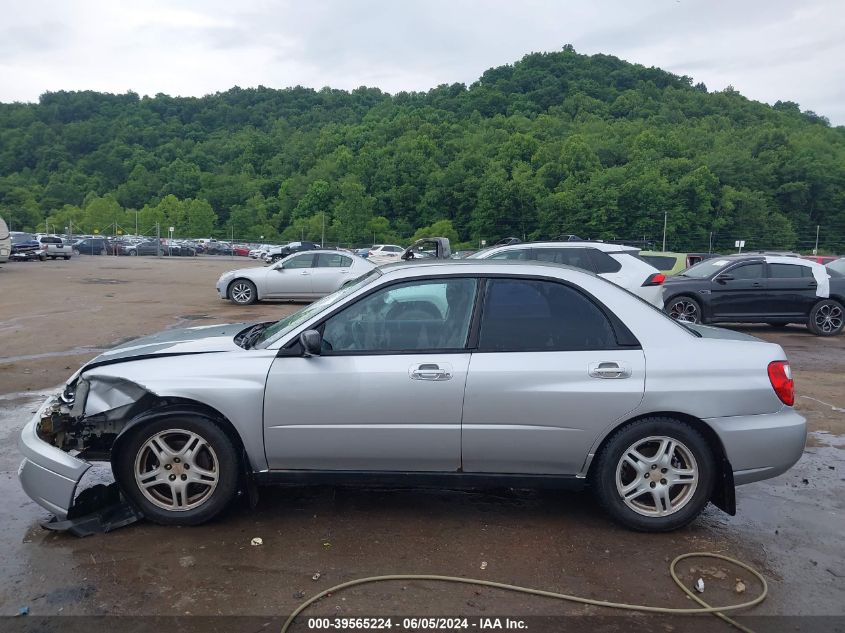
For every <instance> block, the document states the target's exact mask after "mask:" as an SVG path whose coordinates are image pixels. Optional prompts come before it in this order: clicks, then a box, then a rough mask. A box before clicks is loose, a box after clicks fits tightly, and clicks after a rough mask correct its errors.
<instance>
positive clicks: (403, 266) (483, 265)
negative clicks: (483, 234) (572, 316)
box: [379, 259, 601, 279]
mask: <svg viewBox="0 0 845 633" xmlns="http://www.w3.org/2000/svg"><path fill="white" fill-rule="evenodd" d="M379 268H380V269H381V271H382V273H383V274H384V275H388V274H391V273H404V272H407V273H409V274H408V275H407V276H408V277H411V276H414V277H417V276H421V275H431V274H434V275H449V274H454V273H464V274H468V273H474V272H477V273H490V272H495V271H498V272H501V273H504V274H521V275H532V274H535V275H548V274H549V273H550V272H560V271H568V272H571V273H575V274H578V275H584V276H586V277H595V278H597V279H601V277H599V275H596V274H595V273H593V272H590V271H588V270H584V269H583V268H575V267H574V266H568V265H566V264H555V263H553V262H541V261H536V260H522V261H520V260H502V259H440V260H432V261H426V260H422V261H418V260H412V261H407V262H392V263H390V264H385V265H383V266H380V267H379ZM415 272H419V275H414V274H413V273H415ZM553 276H557V275H553Z"/></svg>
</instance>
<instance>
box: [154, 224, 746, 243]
mask: <svg viewBox="0 0 845 633" xmlns="http://www.w3.org/2000/svg"><path fill="white" fill-rule="evenodd" d="M175 230H176V229H175V228H174V227H172V226H171V227H170V232H171V233H173V231H175ZM743 244H745V242H743Z"/></svg>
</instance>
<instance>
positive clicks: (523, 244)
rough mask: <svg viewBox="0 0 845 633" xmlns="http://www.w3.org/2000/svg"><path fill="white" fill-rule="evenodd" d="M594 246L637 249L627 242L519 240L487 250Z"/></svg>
mask: <svg viewBox="0 0 845 633" xmlns="http://www.w3.org/2000/svg"><path fill="white" fill-rule="evenodd" d="M525 247H529V248H595V249H596V250H599V251H604V252H605V253H623V252H630V251H639V250H640V249H639V248H637V247H636V246H628V245H627V244H609V243H608V242H588V241H583V242H520V243H519V244H504V245H502V246H490V247H488V248H487V249H486V250H488V251H493V250H495V251H512V250H517V249H520V248H525Z"/></svg>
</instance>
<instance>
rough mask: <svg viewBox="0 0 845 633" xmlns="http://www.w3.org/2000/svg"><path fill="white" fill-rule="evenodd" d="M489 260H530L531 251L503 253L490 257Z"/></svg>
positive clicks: (522, 250)
mask: <svg viewBox="0 0 845 633" xmlns="http://www.w3.org/2000/svg"><path fill="white" fill-rule="evenodd" d="M487 259H519V260H524V259H529V251H528V249H527V248H517V249H514V250H510V251H502V252H500V253H496V254H494V255H490V257H488V258H487Z"/></svg>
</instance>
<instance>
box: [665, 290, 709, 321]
mask: <svg viewBox="0 0 845 633" xmlns="http://www.w3.org/2000/svg"><path fill="white" fill-rule="evenodd" d="M664 310H665V312H666V314H668V315H669V316H670V317H672V318H673V319H675V320H676V321H682V322H685V323H701V304H700V303H699V302H698V300H697V299H693V298H692V297H690V296H689V295H678V296H677V297H672V298H671V299H669V301H667V302H666V304H665V306H664Z"/></svg>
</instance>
